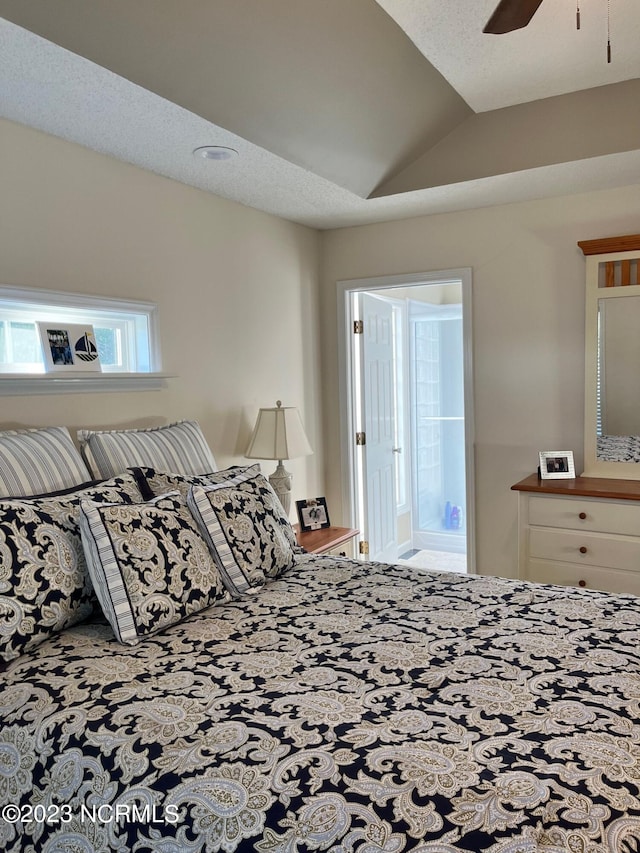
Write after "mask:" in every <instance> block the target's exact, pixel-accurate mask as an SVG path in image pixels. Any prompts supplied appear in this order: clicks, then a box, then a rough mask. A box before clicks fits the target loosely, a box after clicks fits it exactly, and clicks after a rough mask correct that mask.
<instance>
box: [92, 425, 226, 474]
mask: <svg viewBox="0 0 640 853" xmlns="http://www.w3.org/2000/svg"><path fill="white" fill-rule="evenodd" d="M78 440H79V442H80V450H81V452H82V456H83V457H84V460H85V462H86V463H87V465H88V466H89V470H90V471H91V472H92V473H93V475H94V476H95V477H99V478H106V477H114V476H115V475H116V474H120V473H121V472H122V471H124V470H125V469H127V468H131V467H133V466H138V465H146V466H148V467H150V468H156V469H157V470H159V471H171V472H172V473H174V474H209V473H211V472H212V471H216V470H217V465H216V461H215V459H214V458H213V454H212V453H211V450H210V448H209V445H208V444H207V441H206V439H205V437H204V435H203V434H202V430H201V429H200V425H199V424H198V423H197V422H196V421H178V422H177V423H174V424H168V425H167V426H162V427H153V428H151V429H123V430H104V431H101V432H96V431H92V430H86V429H82V430H79V431H78Z"/></svg>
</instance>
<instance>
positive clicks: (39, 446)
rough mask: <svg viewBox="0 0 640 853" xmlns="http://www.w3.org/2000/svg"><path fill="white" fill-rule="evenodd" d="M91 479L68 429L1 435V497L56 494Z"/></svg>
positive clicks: (46, 429)
mask: <svg viewBox="0 0 640 853" xmlns="http://www.w3.org/2000/svg"><path fill="white" fill-rule="evenodd" d="M125 467H126V466H125ZM123 470H124V469H123ZM90 479H91V477H90V475H89V472H88V471H87V468H86V466H85V464H84V462H83V461H82V457H81V456H80V454H79V453H78V450H77V448H76V446H75V445H74V443H73V441H72V439H71V436H70V435H69V430H68V429H67V428H66V427H46V428H44V429H23V430H7V431H6V432H0V496H1V497H24V496H27V495H41V494H44V493H45V492H57V491H60V490H61V489H66V488H68V487H69V486H79V485H80V484H82V483H85V482H86V481H87V480H90Z"/></svg>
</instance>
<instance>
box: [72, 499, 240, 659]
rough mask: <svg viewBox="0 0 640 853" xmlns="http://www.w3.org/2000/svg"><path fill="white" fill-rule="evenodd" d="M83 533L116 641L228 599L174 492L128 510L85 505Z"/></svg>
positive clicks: (133, 640)
mask: <svg viewBox="0 0 640 853" xmlns="http://www.w3.org/2000/svg"><path fill="white" fill-rule="evenodd" d="M80 528H81V531H82V543H83V545H84V550H85V555H86V558H87V563H88V566H89V573H90V575H91V579H92V581H93V585H94V588H95V591H96V595H97V596H98V600H99V601H100V604H101V605H102V609H103V611H104V614H105V616H106V617H107V619H108V620H109V622H110V623H111V627H112V628H113V631H114V633H115V635H116V637H117V638H118V640H119V641H120V642H121V643H128V644H130V645H135V644H136V643H137V642H139V641H140V639H141V638H143V637H144V636H146V635H148V634H154V633H156V632H157V631H162V630H163V629H164V628H167V627H168V626H169V625H173V624H174V623H176V622H179V621H180V620H181V619H184V618H185V617H186V616H189V615H190V614H191V613H196V612H197V611H198V610H203V609H204V608H205V607H209V605H211V604H213V603H215V602H216V601H228V599H229V596H228V594H227V591H226V590H225V587H224V584H223V582H222V580H221V578H220V573H219V571H218V569H217V568H216V565H215V563H214V562H213V560H212V558H211V554H210V553H209V550H208V548H207V545H206V543H205V542H204V540H203V538H202V536H201V535H200V533H199V532H198V529H197V526H196V523H195V521H194V519H193V517H192V515H191V513H190V512H189V510H188V508H187V506H186V505H185V503H184V500H183V498H182V497H181V496H180V493H179V492H171V493H169V494H167V495H162V496H160V497H158V498H154V499H153V500H152V501H149V502H148V503H144V504H134V505H128V506H127V505H124V504H114V505H106V504H94V503H91V502H89V501H83V502H82V505H81V513H80Z"/></svg>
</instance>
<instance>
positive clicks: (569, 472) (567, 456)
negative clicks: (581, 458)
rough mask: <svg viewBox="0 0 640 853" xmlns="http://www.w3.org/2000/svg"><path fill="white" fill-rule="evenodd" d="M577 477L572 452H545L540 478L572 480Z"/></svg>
mask: <svg viewBox="0 0 640 853" xmlns="http://www.w3.org/2000/svg"><path fill="white" fill-rule="evenodd" d="M575 476H576V469H575V466H574V464H573V451H572V450H543V451H542V452H541V453H540V477H541V478H542V479H543V480H572V479H573V478H574V477H575Z"/></svg>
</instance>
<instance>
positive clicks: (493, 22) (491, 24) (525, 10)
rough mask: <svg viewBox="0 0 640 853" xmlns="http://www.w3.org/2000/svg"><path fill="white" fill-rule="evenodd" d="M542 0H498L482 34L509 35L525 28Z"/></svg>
mask: <svg viewBox="0 0 640 853" xmlns="http://www.w3.org/2000/svg"><path fill="white" fill-rule="evenodd" d="M541 3H542V0H500V2H499V3H498V5H497V6H496V8H495V11H494V13H493V15H492V16H491V17H490V18H489V20H488V22H487V25H486V27H485V28H484V29H483V31H482V32H483V33H495V34H496V35H501V34H502V33H510V32H512V31H513V30H520V29H522V27H526V26H527V24H528V23H529V21H530V20H531V18H533V16H534V15H535V13H536V12H537V11H538V7H539V6H540V4H541Z"/></svg>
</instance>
